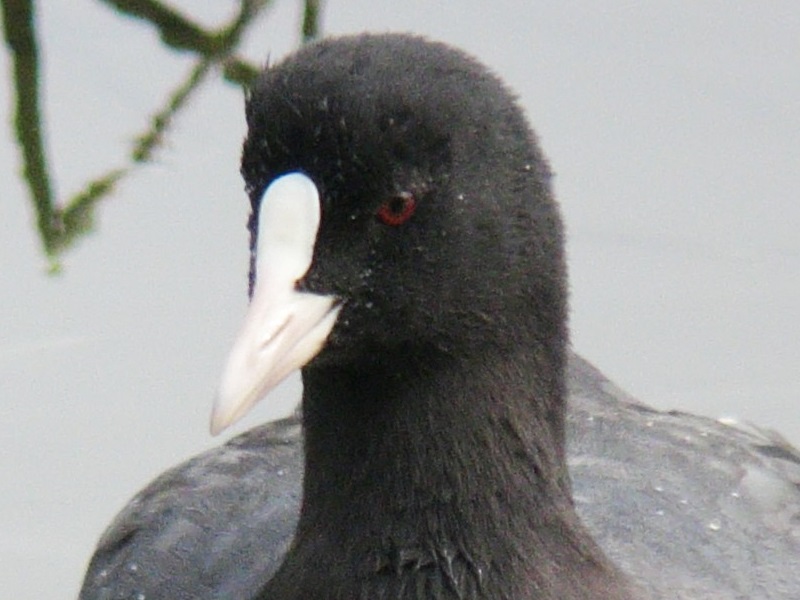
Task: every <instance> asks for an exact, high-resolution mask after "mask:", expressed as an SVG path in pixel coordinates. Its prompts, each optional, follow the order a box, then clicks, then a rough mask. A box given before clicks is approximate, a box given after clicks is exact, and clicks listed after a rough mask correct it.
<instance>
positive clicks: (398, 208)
mask: <svg viewBox="0 0 800 600" xmlns="http://www.w3.org/2000/svg"><path fill="white" fill-rule="evenodd" d="M416 208H417V199H416V198H415V197H414V194H412V193H411V192H400V193H399V194H395V195H394V196H392V197H391V198H389V199H388V200H386V202H384V203H383V204H381V206H380V208H379V209H378V213H377V216H378V219H380V221H381V222H382V223H384V224H385V225H391V226H392V227H396V226H397V225H402V224H403V223H405V222H406V221H408V220H409V219H410V218H411V215H413V214H414V210H416Z"/></svg>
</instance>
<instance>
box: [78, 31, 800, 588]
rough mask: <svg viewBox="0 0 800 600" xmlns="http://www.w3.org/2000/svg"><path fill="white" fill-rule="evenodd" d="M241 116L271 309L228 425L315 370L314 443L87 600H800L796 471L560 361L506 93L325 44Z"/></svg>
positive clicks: (100, 564)
mask: <svg viewBox="0 0 800 600" xmlns="http://www.w3.org/2000/svg"><path fill="white" fill-rule="evenodd" d="M247 119H248V126H249V134H248V137H247V140H246V141H245V146H244V154H243V158H242V173H243V175H244V178H245V181H246V184H247V189H248V193H249V195H250V199H251V203H252V208H253V213H252V218H251V221H250V230H251V234H252V241H251V248H252V257H253V258H252V264H251V293H252V297H253V299H252V303H251V308H250V311H249V313H248V316H247V319H246V323H245V326H244V328H243V331H242V333H241V335H240V337H239V338H238V340H237V343H236V345H235V347H234V350H233V352H232V354H231V359H230V362H229V364H228V367H227V368H226V372H225V375H224V377H223V383H222V386H221V389H220V395H219V398H218V401H217V404H216V406H215V411H214V416H213V419H212V428H213V429H214V430H219V429H222V428H223V427H225V426H226V425H228V424H229V423H230V422H232V421H233V420H235V419H237V418H238V417H240V416H241V415H242V414H243V413H244V412H246V410H247V409H248V408H249V407H250V406H252V404H253V403H255V402H256V401H257V400H258V399H259V398H260V397H262V396H263V395H264V394H265V393H266V392H267V391H268V390H269V389H270V388H271V387H273V386H274V385H275V384H276V383H277V382H278V381H280V380H281V379H283V378H284V377H285V376H286V375H287V374H288V373H290V372H292V371H293V370H294V369H296V368H299V367H302V375H303V384H304V392H303V404H302V430H303V434H304V448H301V447H300V441H299V440H300V439H301V434H300V426H299V425H298V424H297V423H296V422H294V421H288V422H282V423H278V424H273V425H269V426H265V427H262V428H258V429H255V430H253V431H251V432H249V433H247V434H245V435H244V436H241V437H240V438H236V440H234V441H233V442H231V443H230V444H228V445H227V446H225V447H223V448H222V449H219V450H215V451H212V452H210V453H206V454H205V455H203V456H201V457H199V458H197V459H194V460H193V461H190V462H189V463H187V464H185V465H183V466H181V467H178V468H177V469H176V470H174V471H171V472H169V473H167V474H166V475H164V476H162V478H160V479H159V480H157V481H156V482H154V483H153V484H152V485H151V486H150V487H148V488H147V490H145V491H144V492H143V493H142V494H140V495H139V496H137V497H136V498H135V499H134V500H133V501H132V502H131V504H129V506H128V507H127V508H126V509H125V510H124V511H123V513H122V514H121V515H120V516H119V517H118V518H117V520H116V521H115V522H114V523H113V524H112V527H111V529H110V530H109V531H108V532H107V533H106V534H105V535H104V537H103V539H102V540H101V543H100V547H99V549H98V552H97V553H96V554H95V557H94V559H93V562H92V564H91V565H90V569H89V573H88V574H87V577H86V581H85V584H84V589H83V591H82V593H81V598H83V599H88V598H105V597H108V598H112V597H113V598H117V597H126V598H127V597H131V598H135V597H137V596H138V595H141V597H143V598H184V597H185V598H233V597H235V598H247V597H253V598H265V599H266V598H271V599H284V598H303V599H308V598H315V599H323V598H341V599H351V598H353V599H355V598H359V599H360V598H365V599H373V598H514V599H523V598H531V599H534V598H536V599H546V598H553V599H555V598H558V599H560V600H570V599H578V598H581V599H590V598H591V599H599V598H603V599H606V598H614V599H618V600H623V599H625V598H634V597H651V596H652V597H656V598H683V597H686V598H690V597H691V598H695V599H697V598H733V597H751V598H755V597H758V598H765V599H766V598H787V599H788V598H794V597H796V594H797V592H798V590H800V575H798V574H797V573H798V572H799V571H798V566H800V559H798V554H799V553H798V552H797V550H798V548H800V542H799V541H798V526H797V516H798V509H800V494H799V493H798V490H797V485H796V484H795V483H794V482H796V481H797V478H796V475H797V470H798V463H800V461H798V456H797V453H796V452H794V451H793V450H792V449H790V448H784V447H781V446H780V445H779V444H776V443H773V441H772V440H769V439H768V438H766V437H764V436H761V437H759V435H760V434H759V435H754V434H747V433H742V432H737V431H735V430H733V429H729V428H726V427H724V426H721V425H719V424H716V423H713V422H711V421H708V420H700V419H694V420H692V419H691V418H690V417H683V418H682V417H680V416H676V415H671V414H662V413H657V412H655V411H652V410H650V409H648V408H647V407H644V406H642V405H639V404H637V403H635V402H633V401H631V400H629V399H626V398H624V397H623V396H622V395H621V394H619V393H618V392H616V391H615V390H614V389H613V388H612V387H611V386H610V384H608V382H606V381H605V380H603V379H602V377H600V376H599V375H598V374H597V373H595V372H594V371H593V370H592V369H591V367H590V366H589V365H588V364H586V363H584V362H582V361H581V360H580V359H578V358H577V357H574V356H573V357H572V358H571V359H570V358H569V357H568V349H567V345H568V341H567V338H568V336H567V325H566V321H567V301H566V300H567V299H566V296H567V294H566V288H567V282H566V269H565V265H564V256H563V241H562V231H561V224H560V217H559V214H558V210H557V207H556V205H555V202H554V201H553V199H552V196H551V192H550V186H549V179H550V172H549V169H548V167H547V164H546V162H545V160H544V158H543V156H542V155H541V152H540V151H539V149H538V147H537V144H536V140H535V138H534V136H533V134H532V132H531V131H530V129H529V128H528V126H527V124H526V122H525V119H524V117H523V115H522V113H521V111H520V110H519V108H518V107H517V105H516V103H515V101H514V99H513V97H512V96H511V95H510V93H509V92H508V91H507V90H506V89H505V87H504V86H503V85H502V84H501V83H500V82H499V80H498V79H497V78H496V77H494V76H493V75H492V74H491V73H489V72H488V71H487V70H486V69H485V68H483V67H482V66H480V65H479V64H478V63H476V62H475V61H474V60H472V59H470V58H469V57H467V56H465V55H464V54H462V53H461V52H459V51H456V50H453V49H451V48H448V47H447V46H444V45H442V44H436V43H431V42H427V41H425V40H423V39H420V38H417V37H412V36H406V35H362V36H355V37H348V38H340V39H335V40H328V41H323V42H320V43H317V44H314V45H311V46H308V47H306V48H304V49H303V50H301V51H299V52H298V53H296V54H295V55H293V56H291V57H289V58H288V59H286V60H285V61H283V62H282V63H280V64H279V65H277V66H274V67H271V68H269V69H267V70H266V71H265V72H264V73H263V75H262V76H261V78H260V79H259V81H258V84H257V85H256V87H255V89H254V90H253V92H252V94H251V96H250V98H249V100H248V108H247ZM568 362H569V364H570V370H569V378H568V376H567V375H568V373H567V371H568V369H567V365H568ZM568 380H569V383H570V391H571V395H570V402H571V411H572V412H571V420H570V436H571V446H570V448H571V449H572V459H571V463H572V464H571V468H572V473H573V478H574V480H575V492H574V494H573V490H572V485H571V482H570V477H569V476H568V474H567V459H566V450H565V428H566V426H567V425H566V422H565V411H566V399H567V383H568ZM698 455H699V456H701V457H702V459H703V460H698ZM712 458H713V459H716V460H709V459H712ZM698 463H701V464H698ZM701 466H702V467H703V470H702V471H701V469H700V467H701ZM792 470H794V471H792ZM301 481H302V498H303V500H302V503H301V502H300V501H299V497H300V495H301V494H300V486H301ZM765 486H766V487H765ZM765 489H766V490H767V491H766V492H765ZM576 504H577V508H578V510H579V512H580V513H581V514H582V516H583V518H584V519H585V520H586V522H587V524H588V525H589V526H590V528H591V531H592V532H593V533H594V534H595V536H596V537H597V539H598V540H600V541H601V542H602V545H603V546H604V548H605V549H606V551H607V552H608V554H609V555H611V556H612V557H613V558H614V560H615V561H616V562H617V564H619V565H620V566H621V567H622V569H623V570H625V571H626V572H628V573H629V574H630V575H631V576H632V578H634V579H635V580H636V581H637V583H638V584H640V585H641V586H642V588H643V590H644V591H642V592H639V591H637V592H635V593H634V592H633V591H632V587H631V586H630V585H629V584H628V580H627V578H626V577H625V576H623V575H622V573H621V571H620V570H618V568H617V567H616V566H615V565H614V563H612V562H611V561H610V560H608V559H607V558H606V556H605V554H604V553H603V551H601V550H600V547H599V546H598V545H597V544H596V543H595V541H594V538H593V537H592V535H590V533H589V531H588V530H587V529H586V528H585V527H584V525H583V524H582V523H581V521H580V520H579V518H578V515H577V514H576V510H575V505H576ZM754 507H757V510H755V511H753V509H754ZM750 511H753V512H752V513H751V514H748V513H750ZM292 538H293V539H292ZM290 540H291V541H290ZM762 550H763V553H762Z"/></svg>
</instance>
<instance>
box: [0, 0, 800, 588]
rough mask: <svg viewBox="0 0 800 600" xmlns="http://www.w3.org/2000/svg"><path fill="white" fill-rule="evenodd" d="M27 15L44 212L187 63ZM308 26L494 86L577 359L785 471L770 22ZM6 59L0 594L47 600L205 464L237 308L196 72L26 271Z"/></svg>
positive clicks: (791, 313)
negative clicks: (568, 317)
mask: <svg viewBox="0 0 800 600" xmlns="http://www.w3.org/2000/svg"><path fill="white" fill-rule="evenodd" d="M15 3H18V2H17V0H4V2H3V5H4V6H5V7H8V6H10V5H12V4H15ZM267 4H269V6H267V8H266V9H265V10H263V11H262V12H261V14H260V15H259V16H258V18H257V19H255V20H254V21H253V22H252V23H250V24H249V26H248V27H247V29H246V31H244V34H243V37H242V39H241V44H240V45H239V46H238V47H237V48H236V54H237V55H238V56H240V57H241V58H243V59H245V60H247V61H249V62H251V63H253V64H261V63H263V61H265V60H266V58H267V57H268V56H269V57H271V59H272V60H277V59H279V58H280V57H282V56H284V55H285V54H286V53H287V52H289V51H291V50H292V49H293V48H296V47H297V46H298V44H299V43H300V42H301V34H300V24H301V22H302V13H303V6H302V3H301V2H299V1H298V0H275V1H274V2H271V3H267ZM169 6H171V7H173V8H174V9H176V10H178V11H180V12H181V13H182V14H183V15H184V16H186V17H187V18H190V19H192V20H194V21H196V22H197V23H199V24H201V25H203V26H204V27H206V28H209V29H215V28H218V27H221V26H223V25H224V24H226V23H229V22H230V21H231V19H232V18H233V17H234V15H235V14H236V12H237V10H239V4H238V3H237V2H234V1H233V0H231V1H228V2H222V1H220V0H204V1H200V0H193V1H189V0H183V1H178V0H172V1H171V2H170V3H169ZM35 8H36V9H37V10H36V26H37V32H36V35H37V37H38V41H39V46H38V48H39V52H40V57H39V59H40V69H41V72H40V74H39V77H40V80H39V85H40V86H41V89H40V98H41V103H42V105H41V107H40V109H41V117H42V129H41V131H40V133H41V134H42V136H43V139H44V142H45V148H44V150H45V152H46V155H47V157H48V158H49V167H50V176H51V178H52V184H53V186H54V195H55V197H56V199H57V200H58V201H61V202H63V201H65V200H66V199H67V198H70V197H72V196H74V195H75V194H77V193H79V192H81V190H84V189H85V188H86V185H87V182H89V181H91V180H93V179H94V178H96V177H98V176H100V175H103V174H105V173H108V172H109V171H111V170H112V169H114V168H117V167H125V166H126V165H128V164H129V161H130V159H129V157H130V155H131V152H132V148H134V140H135V138H136V137H137V136H139V135H140V134H141V132H142V131H143V130H147V127H148V121H149V120H150V119H151V118H152V116H153V115H154V114H155V113H156V112H157V111H158V110H160V108H161V107H162V106H163V105H164V104H165V102H167V100H168V98H169V96H170V94H173V93H174V92H175V90H176V87H178V86H180V85H181V82H183V81H185V80H186V78H187V76H188V75H189V74H190V73H191V72H192V70H193V69H194V68H195V66H196V65H197V56H196V55H195V54H193V53H192V52H176V51H174V50H171V49H168V48H166V47H165V46H164V44H163V43H162V41H161V40H160V39H159V36H158V32H157V30H156V29H155V28H154V27H153V26H152V25H150V24H148V23H146V22H143V21H142V20H137V19H133V18H130V17H128V16H123V15H121V14H118V13H116V12H115V11H114V10H113V9H112V8H111V7H110V6H109V5H108V4H107V3H103V2H100V1H90V0H85V1H83V2H72V1H68V0H49V1H48V2H40V3H38V4H36V5H35ZM320 24H321V27H322V30H323V33H324V34H325V35H335V34H342V33H352V32H361V31H365V30H369V31H407V32H416V33H420V34H424V35H427V36H430V37H432V38H435V39H438V40H442V41H445V42H449V43H452V44H454V45H457V46H460V47H462V48H464V49H466V50H467V51H469V52H470V53H472V54H473V55H475V56H477V57H479V58H480V59H481V60H482V61H483V62H484V63H486V64H488V65H489V66H490V67H491V68H492V69H494V71H495V72H496V73H497V74H499V75H500V76H501V77H502V78H503V79H505V80H506V81H507V82H508V83H509V85H510V86H511V87H512V88H513V89H515V90H516V91H517V92H518V94H519V98H520V102H521V104H522V105H523V106H524V108H525V110H526V111H527V114H528V115H529V117H530V119H531V121H532V123H533V125H534V127H535V129H536V131H537V132H538V134H539V136H540V140H541V143H542V146H543V147H544V149H545V152H546V154H547V155H548V156H549V158H550V160H551V163H552V166H553V169H554V171H555V173H556V179H555V187H556V191H557V194H558V196H559V198H560V200H561V204H562V207H563V212H564V216H565V220H566V224H567V228H568V233H569V247H568V251H569V258H570V268H571V281H572V322H571V327H572V339H573V345H574V347H575V348H576V350H577V351H578V352H580V353H581V354H583V355H584V356H585V357H587V358H588V359H589V360H591V361H592V362H594V363H595V364H596V365H597V366H598V367H600V368H601V369H602V370H603V371H604V372H605V373H606V375H607V376H609V377H610V378H611V379H613V380H614V381H615V382H616V383H617V384H618V385H620V386H621V387H623V388H625V389H626V390H628V391H629V392H631V393H632V394H634V395H635V396H636V397H638V398H639V399H640V400H642V401H644V402H646V403H649V404H651V405H653V406H655V407H658V408H661V409H677V410H684V411H691V412H695V413H700V414H705V415H708V416H711V417H715V418H716V417H722V416H731V417H738V418H739V419H742V420H746V421H751V422H753V423H755V424H757V425H759V426H764V427H767V428H773V429H776V430H778V431H779V432H780V433H781V434H783V435H784V436H785V437H786V438H787V439H788V440H789V441H790V442H792V443H793V444H795V445H800V410H799V409H798V406H797V403H798V400H800V381H799V380H798V371H799V370H800V369H798V366H800V365H798V355H800V236H799V235H798V231H799V230H800V8H798V5H797V3H796V2H795V1H794V0H783V1H780V0H775V1H773V2H769V3H763V2H739V3H735V4H732V3H730V2H725V1H723V0H704V1H702V2H674V1H666V0H664V1H655V2H648V3H632V2H622V1H617V0H609V1H607V2H602V3H599V2H596V3H595V2H576V1H564V2H523V1H520V0H517V1H514V0H496V1H495V2H492V3H486V2H478V1H460V2H455V1H445V2H437V3H433V2H423V1H422V0H418V1H406V2H402V3H398V2H393V1H392V2H390V1H388V0H338V1H337V0H329V1H328V2H327V3H325V5H324V7H323V12H322V15H321V18H320ZM7 37H8V35H7ZM4 50H5V52H0V76H2V77H3V78H4V81H5V82H6V84H5V85H4V86H2V87H0V107H2V111H3V113H2V114H3V117H4V118H3V119H2V122H1V123H0V198H1V199H2V200H0V393H2V398H1V399H0V411H2V412H1V414H2V424H3V427H2V433H0V474H1V477H2V478H1V479H0V486H1V487H0V590H3V592H2V594H3V596H4V597H8V598H15V599H16V600H28V599H30V600H33V599H36V600H39V599H42V598H50V599H68V598H72V597H74V596H75V595H76V594H77V590H78V587H79V584H80V581H81V578H82V575H83V569H84V567H85V564H86V561H87V560H88V558H89V556H90V554H91V551H92V548H93V547H94V544H95V542H96V540H97V537H98V536H99V534H100V533H101V532H102V530H103V528H104V527H105V525H106V524H107V523H108V522H109V520H110V519H111V518H112V517H113V515H114V514H115V513H116V512H117V510H118V509H119V508H120V507H121V506H122V505H123V504H124V503H125V502H126V500H127V499H128V498H129V497H130V496H131V495H132V494H133V493H134V492H135V491H136V490H137V489H139V488H140V487H141V486H142V485H143V484H145V483H146V482H147V481H149V480H150V479H151V478H152V477H153V476H155V475H156V474H158V473H159V472H160V471H162V470H163V469H164V468H166V467H168V466H170V465H173V464H174V463H176V462H177V461H179V460H181V459H183V458H186V457H188V456H191V455H192V454H194V453H196V452H198V451H199V450H202V449H204V448H207V447H210V446H212V445H215V444H218V443H220V442H221V441H222V440H218V439H212V438H211V437H210V436H209V434H208V433H207V423H208V414H209V410H210V405H211V400H212V397H213V394H214V390H215V387H216V383H217V378H218V376H219V373H220V370H221V366H222V363H223V361H224V358H225V355H226V353H227V350H228V348H229V345H230V343H231V341H232V339H233V337H234V335H235V333H236V330H237V329H238V325H239V320H240V318H241V317H242V315H243V312H244V310H245V306H246V272H247V254H248V252H247V237H246V231H245V221H246V218H247V200H246V198H245V195H244V192H243V189H242V187H243V186H242V183H241V181H240V179H239V175H238V159H239V152H240V144H241V141H242V139H243V136H244V134H245V124H244V119H243V99H242V91H241V88H240V87H239V86H237V85H235V84H232V83H230V82H226V81H223V80H222V78H221V77H220V73H219V69H218V68H214V67H212V69H211V71H210V72H209V74H208V75H207V76H206V78H205V80H204V82H203V83H202V84H201V85H200V86H199V87H198V89H197V91H196V93H193V94H191V96H190V97H189V99H188V102H187V104H186V105H185V106H184V107H183V108H182V109H181V110H180V111H179V112H177V113H176V115H175V116H174V119H173V120H172V122H171V123H170V125H169V127H167V128H166V130H165V131H163V132H159V133H158V135H157V136H156V137H157V141H158V142H159V144H160V145H159V147H157V148H156V149H155V150H154V151H153V153H152V156H151V159H150V161H149V162H148V163H147V164H144V165H142V166H139V167H136V168H134V169H133V170H132V171H131V172H130V174H129V175H128V176H126V177H124V178H122V179H121V180H120V181H119V182H118V183H117V186H116V188H115V190H114V192H113V193H112V194H111V195H110V196H109V197H107V198H106V199H105V200H103V201H102V202H100V203H99V205H98V208H97V211H96V213H95V223H94V231H93V233H91V234H90V235H88V236H86V237H84V238H82V239H80V240H79V241H78V242H77V243H76V244H75V245H74V247H72V248H70V249H69V250H67V251H66V252H64V253H63V254H62V255H60V256H59V257H58V258H57V259H56V258H54V257H50V258H48V256H47V254H46V253H45V251H44V250H43V249H42V242H41V239H40V238H39V236H38V234H37V231H36V226H35V213H34V208H33V206H34V205H33V202H32V200H31V198H30V195H29V190H28V187H27V185H26V182H25V179H24V178H23V177H22V175H21V171H22V164H23V163H22V159H21V155H20V147H19V146H18V144H17V141H16V137H15V136H16V134H15V131H14V127H13V121H12V119H13V114H14V103H15V95H16V93H17V90H16V88H15V85H14V77H13V64H14V63H13V60H12V55H11V53H10V52H9V51H8V47H5V48H4ZM56 264H58V265H60V272H59V273H58V274H55V275H51V274H48V273H49V272H50V271H52V270H54V265H56ZM298 394H299V385H298V383H297V381H296V380H292V381H290V382H288V383H287V384H286V385H285V386H284V387H282V388H281V390H280V391H279V393H278V394H276V396H278V398H277V399H273V401H272V402H271V403H270V405H262V406H261V407H259V408H258V409H257V410H256V411H254V412H253V413H252V414H251V415H250V416H249V417H248V418H247V419H246V420H245V421H244V422H242V423H241V424H240V425H238V426H237V427H236V428H235V429H234V430H233V431H231V432H229V433H228V434H227V436H230V435H234V434H235V433H237V432H240V431H242V430H244V429H246V428H248V427H250V426H253V425H254V424H256V423H259V422H261V421H263V420H265V419H266V418H268V417H269V416H270V415H271V414H279V413H281V412H286V411H288V410H290V409H291V405H292V403H293V402H294V401H296V400H297V398H298ZM643 451H646V449H643Z"/></svg>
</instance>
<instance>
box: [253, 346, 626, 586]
mask: <svg viewBox="0 0 800 600" xmlns="http://www.w3.org/2000/svg"><path fill="white" fill-rule="evenodd" d="M530 354H531V353H524V352H521V353H519V355H518V356H502V357H498V360H494V361H493V360H489V359H487V358H486V357H485V356H484V357H482V359H481V360H475V361H469V360H468V359H465V358H463V357H462V358H460V359H453V358H450V357H442V356H440V357H433V358H432V357H431V356H430V354H428V355H426V356H424V357H423V358H421V359H419V360H415V359H414V357H413V355H409V354H408V353H399V355H398V356H396V357H393V358H392V359H391V360H385V361H383V362H381V363H376V362H372V363H370V364H369V366H365V367H363V368H358V369H342V368H325V367H317V368H310V369H306V370H305V371H304V373H303V382H304V386H305V390H304V404H303V415H304V417H303V418H304V427H305V439H306V472H305V483H304V498H303V507H302V511H301V515H300V522H299V524H298V529H297V534H296V537H295V542H294V546H293V548H292V550H291V551H290V552H289V554H288V556H287V559H286V561H285V562H284V565H283V566H282V567H281V570H280V571H279V572H278V574H277V575H276V577H275V578H274V579H273V581H272V582H270V586H269V590H270V592H269V593H270V594H271V595H270V596H269V597H271V598H289V597H296V598H320V599H321V598H348V599H349V598H362V597H363V598H382V597H392V598H460V599H468V598H506V597H509V598H528V597H531V598H551V597H553V598H555V597H559V598H562V597H563V598H571V596H555V595H553V596H550V595H531V594H532V593H533V592H532V590H547V589H550V588H553V586H554V584H553V581H552V578H553V576H554V570H558V569H561V568H563V567H564V566H567V567H568V566H569V565H570V564H571V563H573V562H574V563H575V564H581V565H582V567H583V568H585V567H587V566H595V567H602V566H604V564H603V561H604V558H603V557H602V554H601V553H600V552H599V550H597V549H596V547H595V546H594V545H593V542H592V541H591V539H590V538H588V536H587V535H586V534H585V532H584V531H583V529H582V527H581V526H580V524H579V523H578V521H577V517H576V516H575V513H574V510H573V505H572V499H571V495H570V485H569V478H568V475H567V471H566V460H565V452H564V377H563V362H561V361H558V360H555V361H554V360H552V359H551V360H550V361H549V362H545V361H546V359H545V358H544V356H543V355H538V356H534V357H533V358H531V357H530ZM537 361H538V364H537ZM321 560H324V561H326V563H325V564H322V563H321V562H320V561H321ZM301 582H302V583H301ZM553 589H555V588H553ZM562 591H563V590H562ZM562 591H558V593H562ZM537 593H538V592H537ZM263 597H264V598H266V597H267V595H266V594H265V595H264V596H263ZM576 597H577V596H576ZM581 597H583V596H581ZM587 597H591V596H587ZM622 597H623V596H620V598H622Z"/></svg>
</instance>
